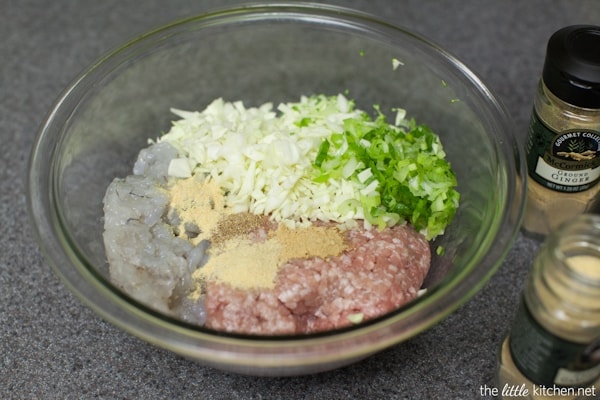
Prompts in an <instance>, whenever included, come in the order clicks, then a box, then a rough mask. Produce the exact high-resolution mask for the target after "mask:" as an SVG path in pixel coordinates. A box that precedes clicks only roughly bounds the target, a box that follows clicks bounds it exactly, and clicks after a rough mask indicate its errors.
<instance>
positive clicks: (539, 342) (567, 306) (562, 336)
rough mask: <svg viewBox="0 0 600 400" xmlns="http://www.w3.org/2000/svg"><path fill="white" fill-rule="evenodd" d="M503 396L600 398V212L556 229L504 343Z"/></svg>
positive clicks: (539, 256) (500, 384) (533, 271)
mask: <svg viewBox="0 0 600 400" xmlns="http://www.w3.org/2000/svg"><path fill="white" fill-rule="evenodd" d="M497 373H498V374H497V380H498V382H497V383H498V387H497V390H498V393H497V394H498V396H499V398H501V399H508V398H511V397H513V398H514V396H515V395H517V396H518V397H520V398H525V399H554V400H557V399H597V398H600V387H599V386H600V215H592V214H582V215H579V216H577V217H575V218H574V219H573V220H572V221H569V222H567V223H565V224H563V225H561V227H560V228H559V229H558V230H556V231H555V232H553V233H552V234H551V235H549V236H548V237H547V239H546V241H545V243H544V244H542V246H541V247H540V250H539V252H538V254H537V256H536V258H535V260H534V262H533V266H532V269H531V271H530V274H529V278H528V281H527V284H526V286H525V289H524V291H523V296H522V300H521V304H520V306H519V309H518V311H517V314H516V317H515V319H514V322H513V325H512V327H511V330H510V333H509V335H508V337H507V338H506V339H505V341H504V342H503V344H502V347H501V350H500V354H499V363H498V371H497Z"/></svg>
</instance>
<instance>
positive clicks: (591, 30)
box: [523, 25, 600, 236]
mask: <svg viewBox="0 0 600 400" xmlns="http://www.w3.org/2000/svg"><path fill="white" fill-rule="evenodd" d="M599 150H600V27H598V26H591V25H575V26H569V27H566V28H563V29H561V30H559V31H557V32H556V33H555V34H554V35H552V36H551V37H550V39H549V41H548V46H547V51H546V59H545V62H544V68H543V73H542V78H541V79H540V82H539V84H538V89H537V94H536V96H535V99H534V107H533V112H532V116H531V121H530V125H529V134H528V140H527V146H526V152H527V166H528V170H529V178H528V187H529V189H528V199H527V205H526V212H525V218H524V221H523V229H524V231H525V232H527V233H531V234H536V235H541V236H545V235H546V234H548V233H549V232H550V231H552V230H554V229H556V227H557V226H558V225H560V224H561V223H562V222H563V221H566V220H568V219H570V218H572V217H573V216H575V215H577V214H580V213H583V212H594V211H593V210H592V208H591V207H592V206H593V204H594V202H593V201H592V200H593V198H594V197H595V196H598V192H599V188H600V185H597V183H598V181H599V179H600V152H599Z"/></svg>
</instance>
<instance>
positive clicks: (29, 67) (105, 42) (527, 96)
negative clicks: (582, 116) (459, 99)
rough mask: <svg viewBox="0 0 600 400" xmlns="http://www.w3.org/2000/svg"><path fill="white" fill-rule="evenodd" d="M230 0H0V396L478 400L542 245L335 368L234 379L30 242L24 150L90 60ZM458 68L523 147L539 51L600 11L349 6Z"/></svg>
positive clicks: (512, 3) (583, 6)
mask: <svg viewBox="0 0 600 400" xmlns="http://www.w3.org/2000/svg"><path fill="white" fill-rule="evenodd" d="M235 3H236V2H234V1H217V0H204V1H190V0H170V1H168V2H167V1H160V0H149V1H143V2H141V1H134V0H124V1H117V0H109V1H92V0H85V1H65V0H63V1H54V2H50V1H45V0H27V1H11V0H8V1H7V0H4V1H1V2H0V139H1V140H0V227H1V228H2V233H1V234H0V398H2V399H66V398H69V399H70V398H73V399H80V398H81V399H88V398H102V399H188V398H189V399H192V398H193V399H286V400H292V399H479V398H486V396H484V395H482V389H483V388H484V387H485V385H487V386H488V387H493V385H494V380H493V379H494V369H495V363H496V353H497V349H498V347H499V345H500V343H501V341H502V338H503V337H504V335H505V334H506V333H507V329H508V327H509V325H510V322H511V319H512V316H513V314H514V311H515V308H516V305H517V302H518V299H519V294H520V291H521V288H522V285H523V282H524V279H525V277H526V275H527V272H528V268H529V264H530V262H531V260H532V258H533V256H534V253H535V251H536V249H537V246H538V244H539V243H538V242H537V241H535V240H532V239H528V238H525V237H523V236H521V235H520V236H519V237H518V239H517V241H516V243H515V244H514V246H513V249H512V251H511V252H510V253H509V255H508V257H507V259H506V260H505V262H504V263H503V265H502V267H501V268H500V270H499V271H498V273H497V274H495V276H494V277H492V279H491V280H490V281H489V282H488V283H487V284H486V286H485V287H484V288H483V290H482V291H481V292H480V293H479V294H477V295H476V296H475V297H474V298H473V299H472V300H470V301H469V302H468V303H467V304H465V305H464V306H462V307H461V308H460V309H458V310H457V311H456V312H455V313H453V314H452V315H451V316H449V317H448V318H446V319H445V320H443V321H442V322H441V323H439V324H438V325H436V326H435V327H433V328H431V329H430V330H428V331H426V332H424V333H422V334H421V335H419V336H417V337H415V338H413V339H411V340H409V341H408V342H405V343H403V344H400V345H397V346H394V347H392V348H389V349H387V350H385V351H383V352H381V353H379V354H376V355H374V356H372V357H370V358H368V359H366V360H364V361H362V362H359V363H357V364H354V365H351V366H348V367H346V368H342V369H339V370H335V371H331V372H326V373H321V374H318V375H312V376H303V377H293V378H256V377H247V376H238V375H233V374H229V373H224V372H221V371H218V370H214V369H210V368H206V367H203V366H202V365H199V364H197V363H194V362H192V361H188V360H186V359H183V358H182V357H179V356H177V355H174V354H172V353H170V352H168V351H165V350H161V349H157V348H155V347H153V346H151V345H149V344H147V343H145V342H143V341H141V340H139V339H137V338H135V337H132V336H130V335H128V334H126V333H124V332H122V331H120V330H119V329H117V328H115V327H114V326H112V325H110V324H109V323H107V322H105V321H104V320H102V319H101V318H99V317H97V316H96V315H95V314H94V313H92V312H91V311H90V310H89V309H87V308H85V307H84V306H82V305H81V304H80V303H79V302H78V301H77V299H75V298H74V297H73V296H72V295H71V294H70V292H69V291H68V290H67V288H66V287H64V286H63V285H62V283H61V282H60V281H59V280H58V278H57V277H56V276H55V275H54V273H53V272H52V270H51V269H50V267H49V266H48V264H47V263H46V262H45V261H44V259H43V258H42V256H41V254H40V251H39V249H38V246H37V245H36V243H35V242H34V240H33V238H32V230H31V228H30V222H29V218H28V215H27V209H26V193H25V181H26V170H27V161H28V158H29V151H30V147H31V145H32V143H33V141H34V138H35V135H36V131H37V129H38V127H39V125H40V123H41V122H42V120H43V118H44V115H45V114H46V112H47V111H48V110H49V108H50V106H51V104H52V102H53V101H54V100H55V98H56V97H57V96H58V94H59V93H60V91H61V90H62V89H63V88H64V87H65V86H66V85H67V84H68V83H69V82H70V80H72V79H73V78H74V77H75V76H76V75H77V74H78V73H79V72H80V71H81V70H82V69H84V68H85V67H86V66H87V65H88V64H90V63H91V62H93V61H94V60H95V59H97V58H98V57H99V56H100V55H102V54H103V53H105V52H107V51H108V50H110V49H112V48H114V47H115V46H117V45H119V44H120V43H121V42H123V41H125V40H127V39H130V38H132V37H133V36H135V35H137V34H140V33H142V32H144V31H146V30H148V29H150V28H153V27H155V26H157V25H161V24H163V23H166V22H169V21H170V20H172V19H175V18H179V17H184V16H188V15H192V14H197V13H200V12H203V11H205V10H207V9H212V8H215V7H221V6H226V5H231V4H235ZM332 3H334V4H343V5H346V6H350V7H354V8H358V9H361V10H364V11H368V12H371V13H374V14H376V15H379V16H381V17H383V18H386V19H387V20H390V21H392V22H394V23H396V24H398V25H401V26H404V27H406V28H409V29H411V30H414V31H416V32H418V33H420V34H422V35H424V36H426V37H428V38H430V39H431V40H433V41H434V42H436V43H438V44H439V45H441V46H442V47H444V48H446V49H447V50H448V51H450V52H451V53H452V54H454V55H455V56H457V57H458V58H459V59H461V60H462V61H463V62H464V63H466V64H467V66H469V67H470V68H471V69H472V70H473V71H474V72H475V73H476V74H477V75H479V76H480V77H481V78H482V79H483V81H484V82H486V83H487V85H488V86H489V87H490V88H491V90H492V91H493V92H495V94H496V95H497V96H498V97H499V99H500V100H501V101H502V102H503V103H504V105H505V106H506V108H507V109H508V111H509V112H510V114H511V115H512V116H513V118H514V122H515V126H516V129H517V132H516V134H517V136H518V137H519V138H520V139H521V138H523V136H524V134H525V131H526V126H527V123H528V119H529V115H530V112H531V107H532V98H533V94H534V91H535V85H536V83H537V80H538V78H539V75H540V71H541V67H542V63H543V58H544V54H545V45H546V41H547V39H548V37H549V36H550V35H551V34H552V33H553V32H554V31H555V30H557V29H559V28H561V27H562V26H565V25H570V24H575V23H596V24H597V23H599V22H600V2H599V1H598V0H526V1H522V0H503V1H493V0H462V1H451V0H441V1H433V0H432V1H428V0H425V1H423V0H403V1H368V0H364V1H359V0H345V1H344V0H336V1H332Z"/></svg>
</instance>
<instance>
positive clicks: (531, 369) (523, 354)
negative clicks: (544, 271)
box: [509, 301, 600, 386]
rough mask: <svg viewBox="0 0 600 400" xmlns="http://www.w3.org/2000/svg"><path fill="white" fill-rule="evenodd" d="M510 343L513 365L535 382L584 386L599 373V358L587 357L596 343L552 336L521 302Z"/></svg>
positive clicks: (548, 384) (595, 349)
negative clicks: (584, 342) (576, 341)
mask: <svg viewBox="0 0 600 400" xmlns="http://www.w3.org/2000/svg"><path fill="white" fill-rule="evenodd" d="M509 346H510V352H511V355H512V358H513V360H514V363H515V365H516V366H517V367H518V368H519V370H520V371H521V372H522V373H523V375H525V376H526V377H527V378H529V379H530V380H531V381H532V382H534V383H536V384H538V385H544V386H551V385H559V386H585V385H587V384H589V383H591V382H593V381H594V380H595V379H597V378H598V377H599V376H600V360H598V359H597V357H591V356H590V353H591V352H595V351H597V348H596V347H597V346H598V343H593V344H588V345H586V344H580V343H574V342H571V341H567V340H564V339H561V338H559V337H557V336H555V335H553V334H552V333H551V332H548V331H547V330H546V329H544V328H543V327H542V326H541V325H540V324H539V323H538V322H537V321H536V320H535V319H534V318H533V316H532V315H531V313H530V311H529V309H528V307H527V306H526V305H525V304H524V302H523V301H522V302H521V305H520V306H519V310H518V312H517V316H516V318H515V321H514V325H513V327H512V330H511V336H510V343H509Z"/></svg>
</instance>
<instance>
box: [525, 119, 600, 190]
mask: <svg viewBox="0 0 600 400" xmlns="http://www.w3.org/2000/svg"><path fill="white" fill-rule="evenodd" d="M599 151H600V132H596V131H592V130H583V129H571V130H565V131H562V132H558V133H557V132H554V131H552V130H551V129H549V128H548V127H547V126H546V125H544V123H543V122H542V121H541V120H540V118H539V117H538V115H537V113H536V112H535V111H534V112H533V113H532V117H531V123H530V126H529V140H528V143H527V165H528V168H529V175H530V176H531V177H532V178H533V179H534V180H535V181H536V182H538V183H540V184H541V185H543V186H545V187H547V188H549V189H552V190H556V191H559V192H581V191H584V190H587V189H589V188H591V187H592V186H594V185H595V184H596V183H597V182H598V180H599V179H600V152H599Z"/></svg>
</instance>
